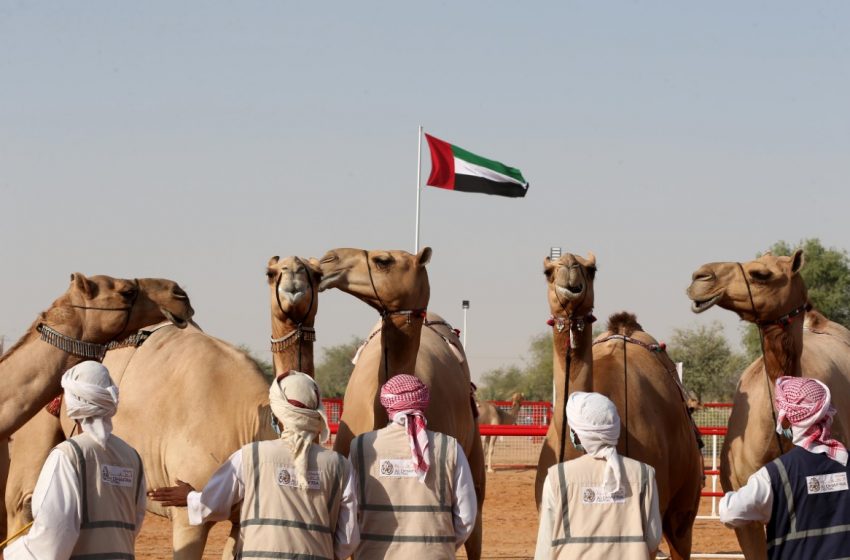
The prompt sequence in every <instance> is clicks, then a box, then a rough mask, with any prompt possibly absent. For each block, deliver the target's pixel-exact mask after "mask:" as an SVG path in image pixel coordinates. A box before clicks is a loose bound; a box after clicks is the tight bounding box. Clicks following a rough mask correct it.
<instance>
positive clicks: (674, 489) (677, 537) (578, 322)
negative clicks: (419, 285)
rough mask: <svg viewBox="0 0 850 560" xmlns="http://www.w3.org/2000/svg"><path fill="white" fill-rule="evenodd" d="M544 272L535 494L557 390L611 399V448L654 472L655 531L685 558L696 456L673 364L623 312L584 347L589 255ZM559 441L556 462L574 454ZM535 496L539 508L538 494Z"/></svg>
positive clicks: (697, 476) (554, 444)
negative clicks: (549, 363)
mask: <svg viewBox="0 0 850 560" xmlns="http://www.w3.org/2000/svg"><path fill="white" fill-rule="evenodd" d="M544 270H545V272H546V276H547V280H548V293H549V303H550V310H551V312H552V315H553V320H552V323H553V337H554V345H555V350H554V351H555V361H554V364H555V366H554V367H555V371H554V375H555V388H556V403H555V407H554V417H553V421H552V423H551V424H550V429H549V432H548V434H547V439H546V442H545V443H546V444H545V445H544V448H543V450H542V451H541V461H540V464H538V478H537V482H538V488H539V490H538V491H539V492H542V483H543V480H544V479H545V475H546V470H547V469H548V468H549V466H551V465H552V464H554V463H555V462H558V461H559V460H560V453H561V441H562V440H561V437H563V436H562V432H561V429H562V427H563V424H562V422H563V417H564V402H565V401H564V397H563V395H564V393H565V392H566V393H567V394H569V393H573V392H575V391H595V392H597V393H601V394H603V395H605V396H607V397H608V398H610V399H611V400H612V401H613V402H614V404H615V405H616V406H617V410H618V411H619V412H620V417H621V419H622V422H623V427H622V430H621V434H620V441H619V442H618V445H617V449H618V451H619V452H620V453H622V454H624V455H625V456H628V457H631V458H632V459H636V460H638V461H641V462H644V463H647V464H649V465H652V466H653V467H654V468H655V473H656V482H657V484H658V497H659V500H658V505H659V510H660V512H661V517H662V529H663V531H664V537H665V539H666V540H667V543H668V545H669V546H670V550H671V554H672V557H673V558H689V557H690V553H691V538H692V530H693V521H694V518H695V517H696V514H697V509H698V507H699V494H700V490H701V488H702V478H703V477H702V475H703V472H702V456H701V455H700V452H699V447H698V444H697V440H696V435H695V432H694V429H693V424H692V422H691V420H690V417H689V415H688V411H687V405H686V402H685V393H684V390H683V389H682V387H681V386H680V385H679V383H678V378H677V376H676V368H675V365H674V364H673V362H672V361H671V360H670V359H669V358H668V357H667V354H666V353H665V352H664V349H663V346H662V345H660V344H658V342H657V341H656V340H655V339H654V338H652V337H651V336H650V335H649V334H647V333H645V332H643V329H642V328H641V327H640V325H639V324H638V323H637V321H636V319H635V317H634V316H633V315H631V314H628V313H621V314H617V315H614V316H612V317H611V318H610V319H609V324H608V330H607V331H606V332H605V333H602V334H601V335H599V337H597V339H596V341H594V342H591V337H592V335H591V329H590V327H589V323H591V322H592V321H593V320H594V319H593V316H592V314H591V310H592V309H593V303H594V292H593V282H594V279H595V275H596V259H595V257H594V256H593V255H592V254H591V255H590V256H589V257H588V258H587V259H582V258H581V257H577V256H575V255H571V254H566V255H563V256H562V257H561V258H560V259H559V260H558V261H551V260H550V259H546V260H545V261H544ZM570 332H572V334H569V333H570ZM570 337H572V341H571V340H570ZM568 349H569V350H570V352H571V354H570V362H571V364H570V366H571V367H570V373H571V375H570V382H569V385H568V386H567V385H566V384H565V375H564V372H565V371H566V370H565V368H566V361H567V360H566V356H567V354H566V352H567V350H568ZM565 388H567V389H568V390H567V391H564V389H565ZM553 428H554V429H553ZM563 433H564V434H566V432H563ZM566 439H567V441H564V460H566V459H570V458H573V457H576V456H579V455H580V454H581V453H580V452H578V451H576V450H575V448H574V447H573V446H572V444H571V443H570V442H569V441H568V440H569V438H566ZM536 497H537V500H538V504H539V500H540V494H539V493H538V495H537V496H536Z"/></svg>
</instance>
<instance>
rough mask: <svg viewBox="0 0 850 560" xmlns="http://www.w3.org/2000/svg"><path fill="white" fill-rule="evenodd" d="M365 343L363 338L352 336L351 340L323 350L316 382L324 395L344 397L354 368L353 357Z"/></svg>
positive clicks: (317, 368) (317, 367)
mask: <svg viewBox="0 0 850 560" xmlns="http://www.w3.org/2000/svg"><path fill="white" fill-rule="evenodd" d="M362 343H363V339H362V338H357V337H352V338H351V341H350V342H347V343H345V344H337V345H335V346H330V347H328V348H324V349H323V350H322V359H321V360H320V361H319V363H318V364H317V365H316V382H317V383H318V384H319V388H320V389H321V391H322V396H323V397H342V396H343V395H345V388H346V387H347V386H348V378H349V377H351V372H352V371H353V370H354V364H352V363H351V358H353V357H354V354H355V353H357V349H358V348H359V347H360V345H361V344H362Z"/></svg>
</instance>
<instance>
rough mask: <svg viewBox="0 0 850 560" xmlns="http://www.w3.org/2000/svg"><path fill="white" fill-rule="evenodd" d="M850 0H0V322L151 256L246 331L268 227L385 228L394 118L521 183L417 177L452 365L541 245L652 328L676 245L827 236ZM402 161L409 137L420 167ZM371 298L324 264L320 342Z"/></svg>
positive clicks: (703, 258)
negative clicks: (461, 341)
mask: <svg viewBox="0 0 850 560" xmlns="http://www.w3.org/2000/svg"><path fill="white" fill-rule="evenodd" d="M848 24H850V4H848V3H846V2H840V1H833V2H829V1H825V2H817V3H801V2H789V1H771V2H746V3H744V2H701V3H693V2H687V3H686V2H589V1H588V2H546V3H532V2H490V1H488V2H479V3H461V2H451V3H448V2H441V3H436V2H418V3H412V2H367V1H364V2H337V3H325V2H299V3H296V2H250V1H243V2H239V3H233V2H172V1H168V2H164V1H163V2H144V3H141V2H138V3H131V2H112V1H109V2H105V1H104V2H93V1H92V2H70V3H69V2H22V1H11V0H2V1H0V201H2V202H0V204H1V205H2V210H3V211H2V213H1V214H0V242H1V243H0V256H2V262H3V268H2V270H3V274H2V290H0V293H2V313H0V334H5V335H6V338H7V344H8V343H10V342H12V341H14V340H15V339H17V337H18V336H20V335H21V334H22V333H23V331H24V330H25V329H26V327H27V326H29V324H30V323H31V322H32V321H33V319H34V318H35V316H36V314H37V313H38V312H39V311H41V310H43V309H44V308H46V307H47V306H48V305H49V304H50V302H51V301H53V299H54V298H55V297H57V296H58V295H59V294H61V293H62V292H63V291H64V290H65V288H66V286H67V282H68V275H69V273H71V272H74V271H79V272H83V273H85V274H101V273H102V274H110V275H113V276H121V277H135V276H159V277H168V278H171V279H174V280H177V281H179V282H180V283H181V284H182V285H183V286H184V287H185V288H186V289H187V291H188V292H189V294H190V296H191V298H192V302H193V304H194V306H195V309H196V311H197V314H196V319H197V321H198V322H199V323H200V324H201V326H202V327H204V328H205V330H207V331H208V332H209V333H211V334H213V335H216V336H219V337H221V338H223V339H225V340H228V341H231V342H234V343H245V344H248V345H249V346H250V347H252V348H253V349H255V350H256V352H257V353H259V354H260V355H262V356H266V357H268V356H269V353H268V349H267V338H268V335H269V331H270V320H269V311H268V291H267V287H266V284H265V277H264V275H263V273H264V268H265V265H266V262H267V260H268V258H269V257H270V256H271V255H282V256H283V255H290V254H298V255H301V256H321V255H322V254H323V253H324V252H325V251H326V250H327V249H330V248H333V247H340V246H343V247H345V246H349V247H364V248H400V249H407V250H412V248H413V233H414V214H415V194H416V193H415V181H416V132H417V126H418V125H420V124H421V125H423V126H424V127H425V129H426V131H428V132H430V133H432V134H434V135H435V136H438V137H440V138H443V139H445V140H447V141H449V142H452V143H456V144H458V145H460V146H462V147H464V148H466V149H468V150H470V151H473V152H477V153H479V154H482V155H484V156H487V157H490V158H493V159H497V160H500V161H503V162H505V163H507V164H509V165H513V166H516V167H518V168H520V169H521V170H522V171H523V173H524V174H525V176H526V178H527V179H528V180H529V181H530V182H531V188H530V190H529V193H528V196H527V197H526V198H525V199H519V200H517V199H506V198H498V197H490V196H485V195H477V194H464V193H452V192H448V191H442V190H439V189H433V188H430V187H429V188H425V189H424V190H423V193H422V229H421V232H422V243H423V244H424V245H430V246H431V247H433V249H434V256H433V259H432V263H431V264H430V265H429V271H430V278H431V286H432V298H431V305H430V308H431V309H432V310H434V311H436V312H438V313H441V314H443V315H444V316H445V317H446V318H447V319H448V320H449V321H451V322H453V323H455V324H456V326H460V323H461V322H462V313H461V306H460V302H461V300H462V299H469V300H471V309H470V314H469V328H468V337H469V338H468V347H469V348H468V350H469V355H470V357H469V359H470V364H471V367H472V370H473V373H474V375H476V376H477V375H480V374H481V373H482V372H483V371H486V370H487V369H490V368H493V367H496V366H499V365H502V364H506V363H516V362H518V361H520V360H522V356H523V353H524V351H525V350H526V348H527V345H528V340H529V338H530V336H532V335H534V334H536V333H539V332H543V331H544V330H545V329H546V326H545V320H546V318H547V316H548V306H547V304H546V297H545V285H544V281H543V275H542V273H541V272H542V264H541V263H542V259H543V257H544V256H545V255H546V254H547V253H548V250H549V247H550V246H553V245H555V246H561V247H563V248H564V250H565V251H570V252H576V253H581V254H586V253H587V252H588V251H593V252H595V253H596V255H597V258H598V265H599V274H598V276H597V283H596V302H597V307H596V309H597V316H599V317H600V318H602V317H605V316H607V315H608V314H610V313H612V312H615V311H619V310H621V309H628V310H631V311H634V312H636V313H637V314H638V318H639V320H640V321H641V323H642V324H643V325H644V327H645V328H646V329H647V330H648V331H649V332H651V333H653V334H654V335H655V336H656V337H657V338H660V339H667V338H669V337H670V335H671V333H672V331H673V329H674V328H676V327H691V326H694V325H697V324H705V323H708V322H709V321H711V320H720V321H722V322H723V324H724V325H725V327H726V329H727V335H728V336H729V337H730V339H734V340H735V341H737V339H738V336H739V333H738V327H737V321H736V319H735V318H734V317H733V316H732V315H731V314H729V313H728V312H725V311H721V310H719V309H718V310H712V311H709V312H707V313H706V314H705V315H701V316H695V315H693V314H692V313H691V312H690V310H689V301H688V300H687V298H686V297H685V293H684V291H685V288H686V287H687V285H688V283H689V281H690V274H691V272H692V271H693V270H694V269H695V268H696V267H698V266H699V265H700V264H702V263H704V262H709V261H716V260H748V259H750V258H752V257H753V256H754V255H755V253H756V252H757V251H759V250H762V249H764V248H766V247H767V246H769V245H770V244H772V243H773V242H775V241H777V240H779V239H785V240H788V241H790V242H792V243H793V242H796V241H798V240H800V239H802V238H806V237H819V238H820V239H821V240H822V241H823V243H824V244H825V245H827V246H835V247H840V248H850V225H848V219H847V218H848V208H849V207H850V189H848V188H847V187H848V181H847V177H848V174H850V155H849V154H850V103H848V99H850V62H848V61H850V34H848V33H847V29H848ZM429 169H430V162H429V158H428V156H427V150H425V149H424V147H423V177H427V173H428V170H429ZM376 319H377V315H376V313H375V312H374V311H372V310H371V309H369V308H367V307H366V306H365V305H364V304H362V303H360V302H358V301H356V300H354V299H353V298H351V297H350V296H347V295H345V294H341V293H323V294H322V296H321V298H320V306H319V315H318V319H317V334H318V339H319V344H318V348H317V351H318V355H317V357H321V349H322V348H323V347H326V346H328V345H333V344H338V343H341V342H344V341H347V340H348V339H349V338H350V337H351V336H352V335H361V336H362V335H365V334H366V333H367V332H368V330H369V329H370V328H371V326H372V324H373V323H374V322H375V320H376Z"/></svg>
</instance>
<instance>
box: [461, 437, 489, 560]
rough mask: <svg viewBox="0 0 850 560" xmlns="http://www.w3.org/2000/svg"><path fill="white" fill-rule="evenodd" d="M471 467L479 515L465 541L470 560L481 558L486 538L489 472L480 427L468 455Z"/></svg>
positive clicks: (467, 555)
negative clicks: (485, 519)
mask: <svg viewBox="0 0 850 560" xmlns="http://www.w3.org/2000/svg"><path fill="white" fill-rule="evenodd" d="M467 459H468V460H469V468H470V470H471V471H472V480H473V484H474V485H475V497H476V498H477V502H478V515H477V516H476V518H475V528H473V529H472V534H471V535H469V538H468V539H467V540H466V542H465V543H464V548H465V549H466V557H467V558H469V560H480V558H481V552H482V541H483V539H484V521H483V520H484V516H483V515H482V514H483V509H484V495H485V488H486V482H487V473H486V472H485V467H484V448H483V447H482V446H481V436H480V435H479V434H478V429H477V427H476V430H475V438H474V440H473V442H472V451H471V452H470V454H469V457H467Z"/></svg>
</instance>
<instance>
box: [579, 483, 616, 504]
mask: <svg viewBox="0 0 850 560" xmlns="http://www.w3.org/2000/svg"><path fill="white" fill-rule="evenodd" d="M625 502H626V493H625V492H624V491H623V490H617V491H616V492H606V491H605V488H604V487H602V486H584V487H583V488H582V489H581V503H583V504H623V503H625Z"/></svg>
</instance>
